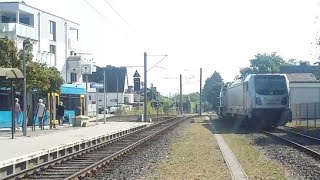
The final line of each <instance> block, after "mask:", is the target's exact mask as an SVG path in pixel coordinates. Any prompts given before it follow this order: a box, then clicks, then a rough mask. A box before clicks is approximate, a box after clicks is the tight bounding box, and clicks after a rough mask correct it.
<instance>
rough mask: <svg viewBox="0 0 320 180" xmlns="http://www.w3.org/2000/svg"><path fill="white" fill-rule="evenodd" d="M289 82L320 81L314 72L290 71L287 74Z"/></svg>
mask: <svg viewBox="0 0 320 180" xmlns="http://www.w3.org/2000/svg"><path fill="white" fill-rule="evenodd" d="M286 75H287V78H288V80H289V82H300V83H303V82H305V83H307V82H313V83H315V82H319V83H320V81H319V80H318V79H317V77H316V76H315V75H314V74H312V73H288V74H286Z"/></svg>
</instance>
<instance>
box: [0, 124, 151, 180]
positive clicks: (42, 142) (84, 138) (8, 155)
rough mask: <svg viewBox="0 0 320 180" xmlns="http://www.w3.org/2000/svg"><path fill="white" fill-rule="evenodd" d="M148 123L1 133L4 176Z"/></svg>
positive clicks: (0, 171)
mask: <svg viewBox="0 0 320 180" xmlns="http://www.w3.org/2000/svg"><path fill="white" fill-rule="evenodd" d="M148 125H150V123H143V122H106V123H105V124H104V123H103V122H98V124H97V123H96V122H90V123H89V125H88V127H67V126H66V127H58V128H56V129H48V127H47V129H46V130H42V131H40V130H39V129H38V130H36V131H29V136H22V135H16V137H15V138H14V139H10V137H11V136H7V135H5V136H3V135H1V133H0V149H1V153H0V179H1V178H3V177H6V176H8V175H10V174H13V173H16V172H19V171H22V170H25V169H28V168H30V167H34V166H36V165H39V164H42V163H45V162H48V161H51V160H54V159H57V158H59V157H62V156H65V155H68V154H71V153H74V152H76V151H79V150H82V149H86V148H88V147H90V146H94V145H98V144H100V143H104V142H106V141H109V140H112V139H114V138H117V137H121V136H124V135H126V134H128V133H131V132H134V131H137V130H139V129H141V128H144V127H146V126H148ZM16 134H18V133H16ZM21 134H22V132H21Z"/></svg>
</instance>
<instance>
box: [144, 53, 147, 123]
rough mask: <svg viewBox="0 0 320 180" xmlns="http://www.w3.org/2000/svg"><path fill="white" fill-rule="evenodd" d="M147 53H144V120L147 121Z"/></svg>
mask: <svg viewBox="0 0 320 180" xmlns="http://www.w3.org/2000/svg"><path fill="white" fill-rule="evenodd" d="M147 84H148V83H147V53H146V52H144V103H143V106H144V112H143V119H144V120H147V102H148V101H147V99H148V97H147Z"/></svg>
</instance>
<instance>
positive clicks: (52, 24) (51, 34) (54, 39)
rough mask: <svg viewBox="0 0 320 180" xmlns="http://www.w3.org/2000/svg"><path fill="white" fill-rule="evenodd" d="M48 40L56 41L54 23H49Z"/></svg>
mask: <svg viewBox="0 0 320 180" xmlns="http://www.w3.org/2000/svg"><path fill="white" fill-rule="evenodd" d="M50 40H52V41H56V22H54V21H50Z"/></svg>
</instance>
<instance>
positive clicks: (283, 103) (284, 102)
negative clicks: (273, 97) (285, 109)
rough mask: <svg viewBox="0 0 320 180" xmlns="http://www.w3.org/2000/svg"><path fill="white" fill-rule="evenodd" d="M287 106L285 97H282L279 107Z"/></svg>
mask: <svg viewBox="0 0 320 180" xmlns="http://www.w3.org/2000/svg"><path fill="white" fill-rule="evenodd" d="M286 104H287V97H283V98H282V101H281V105H286Z"/></svg>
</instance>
